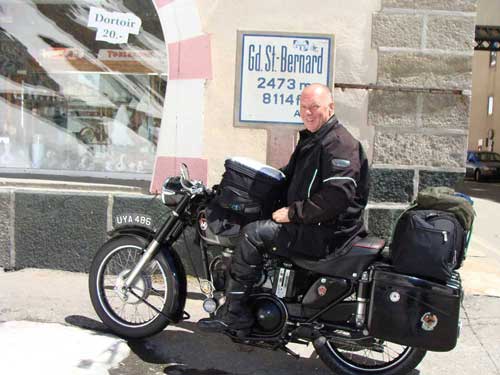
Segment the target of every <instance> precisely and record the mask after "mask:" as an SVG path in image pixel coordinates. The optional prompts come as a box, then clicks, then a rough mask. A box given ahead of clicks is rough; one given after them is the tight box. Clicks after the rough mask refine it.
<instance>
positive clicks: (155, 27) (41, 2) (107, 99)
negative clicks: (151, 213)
mask: <svg viewBox="0 0 500 375" xmlns="http://www.w3.org/2000/svg"><path fill="white" fill-rule="evenodd" d="M166 72H167V52H166V48H165V42H164V37H163V34H162V28H161V25H160V21H159V19H158V16H157V13H156V10H155V8H154V5H153V2H152V1H151V0H149V1H148V0H109V1H95V0H94V1H90V0H87V1H85V0H83V1H82V0H73V1H70V0H67V1H57V2H54V1H51V0H34V1H23V2H12V1H9V0H0V114H1V116H0V172H18V171H24V172H28V173H42V174H44V173H45V174H54V173H55V174H63V175H64V174H65V173H67V174H72V175H75V174H76V175H78V174H82V175H88V174H90V175H96V176H112V177H116V178H121V177H124V176H125V175H126V176H127V178H129V177H132V178H134V176H145V175H150V173H151V171H152V169H153V163H154V158H155V154H156V145H157V140H158V135H159V129H160V122H161V118H162V113H163V102H164V97H165V91H166V86H167V75H166Z"/></svg>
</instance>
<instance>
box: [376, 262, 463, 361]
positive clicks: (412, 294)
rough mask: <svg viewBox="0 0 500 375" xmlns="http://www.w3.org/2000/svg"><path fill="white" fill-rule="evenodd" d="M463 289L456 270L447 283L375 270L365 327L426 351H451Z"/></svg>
mask: <svg viewBox="0 0 500 375" xmlns="http://www.w3.org/2000/svg"><path fill="white" fill-rule="evenodd" d="M462 298H463V290H462V286H461V282H460V278H459V275H458V273H456V272H455V273H454V274H453V276H452V277H451V278H450V280H448V283H447V284H446V285H443V284H440V283H434V282H432V281H428V280H423V279H420V278H417V277H414V276H408V275H401V274H398V273H396V272H394V271H393V270H392V269H376V270H375V272H374V274H373V285H372V290H371V297H370V308H369V311H368V330H369V332H370V335H372V336H374V337H377V338H379V339H383V340H387V341H390V342H394V343H397V344H400V345H407V346H411V347H415V348H421V349H425V350H432V351H438V352H445V351H449V350H452V349H453V348H454V347H455V346H456V344H457V339H458V336H459V334H460V303H461V302H462Z"/></svg>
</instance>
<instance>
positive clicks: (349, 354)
mask: <svg viewBox="0 0 500 375" xmlns="http://www.w3.org/2000/svg"><path fill="white" fill-rule="evenodd" d="M314 346H315V349H316V352H317V353H318V356H319V358H320V359H321V360H322V361H323V362H324V363H325V364H326V365H327V366H328V367H329V368H330V369H331V370H332V371H333V372H334V373H335V374H339V375H360V374H377V375H397V374H407V373H409V372H410V371H411V370H413V369H414V368H415V367H417V365H418V364H419V363H420V361H422V359H423V358H424V356H425V353H426V351H425V350H422V349H416V348H411V347H409V346H401V345H398V344H394V343H390V342H384V341H382V340H378V339H373V343H372V345H371V346H369V347H360V346H359V345H357V344H353V345H352V346H349V345H346V344H342V345H340V346H338V345H335V344H334V343H333V342H332V341H329V340H327V339H325V338H324V337H322V338H320V339H318V340H317V341H316V342H315V343H314Z"/></svg>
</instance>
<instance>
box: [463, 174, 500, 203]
mask: <svg viewBox="0 0 500 375" xmlns="http://www.w3.org/2000/svg"><path fill="white" fill-rule="evenodd" d="M455 190H456V191H459V192H461V193H465V194H467V195H470V196H471V197H475V198H481V199H488V200H491V201H494V202H497V203H500V181H485V182H476V181H473V180H465V181H464V182H461V183H459V184H457V186H455Z"/></svg>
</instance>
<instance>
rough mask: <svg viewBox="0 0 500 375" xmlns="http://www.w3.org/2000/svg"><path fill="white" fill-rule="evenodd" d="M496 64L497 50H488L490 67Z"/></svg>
mask: <svg viewBox="0 0 500 375" xmlns="http://www.w3.org/2000/svg"><path fill="white" fill-rule="evenodd" d="M495 66H497V51H491V52H490V67H492V68H493V67H495Z"/></svg>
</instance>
